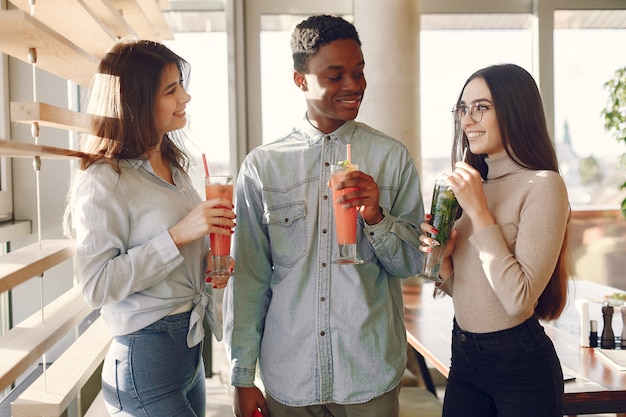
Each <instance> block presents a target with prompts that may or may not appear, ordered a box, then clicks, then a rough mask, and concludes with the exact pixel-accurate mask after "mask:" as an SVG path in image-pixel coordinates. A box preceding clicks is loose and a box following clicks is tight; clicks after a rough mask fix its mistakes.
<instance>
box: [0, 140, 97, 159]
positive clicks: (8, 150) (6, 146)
mask: <svg viewBox="0 0 626 417" xmlns="http://www.w3.org/2000/svg"><path fill="white" fill-rule="evenodd" d="M84 155H85V153H84V152H81V151H74V150H71V149H64V148H55V147H54V146H44V145H32V144H29V143H20V142H14V141H10V140H0V156H10V157H13V158H34V157H35V156H39V157H40V158H43V159H70V158H79V157H82V156H84Z"/></svg>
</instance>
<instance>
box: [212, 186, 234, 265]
mask: <svg viewBox="0 0 626 417" xmlns="http://www.w3.org/2000/svg"><path fill="white" fill-rule="evenodd" d="M205 191H206V199H207V200H211V199H213V198H224V199H226V200H229V201H230V202H231V203H232V202H233V192H234V186H233V177H232V176H230V175H223V176H220V175H217V176H210V177H206V178H205ZM225 228H226V229H228V227H225ZM230 236H231V235H230V234H227V235H220V234H215V233H211V234H210V235H209V237H210V239H211V256H212V261H213V265H212V268H211V273H210V274H209V275H210V276H212V277H227V276H230V264H231V258H230Z"/></svg>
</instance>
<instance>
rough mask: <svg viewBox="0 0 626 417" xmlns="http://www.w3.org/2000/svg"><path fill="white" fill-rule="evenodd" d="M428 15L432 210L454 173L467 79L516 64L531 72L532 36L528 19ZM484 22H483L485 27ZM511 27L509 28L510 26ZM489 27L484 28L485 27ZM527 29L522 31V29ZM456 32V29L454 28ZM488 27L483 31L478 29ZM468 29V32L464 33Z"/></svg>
mask: <svg viewBox="0 0 626 417" xmlns="http://www.w3.org/2000/svg"><path fill="white" fill-rule="evenodd" d="M498 17H499V19H496V21H497V22H499V24H498V28H495V29H485V28H484V27H485V26H493V24H491V23H489V22H493V21H494V19H493V16H491V15H481V14H477V15H461V16H460V15H437V16H431V15H424V16H422V21H421V23H422V30H421V32H420V97H421V99H420V108H421V109H420V112H421V152H422V161H421V163H422V173H421V174H422V184H423V194H424V202H425V205H426V207H425V208H426V210H427V211H429V210H430V201H431V198H432V184H434V181H435V178H436V177H437V176H438V175H440V174H441V173H444V172H445V173H447V172H450V170H451V165H450V151H451V149H452V136H453V129H452V114H451V110H452V106H453V105H454V104H455V102H456V100H457V98H458V96H459V93H460V92H461V88H462V87H463V84H464V83H465V80H467V78H468V77H469V76H470V75H471V74H472V73H473V72H474V71H476V70H478V69H480V68H483V67H485V66H488V65H492V64H501V63H514V64H517V65H519V66H521V67H524V68H525V69H527V70H528V71H532V34H531V31H530V29H528V28H527V27H528V26H529V23H528V22H529V17H528V16H526V15H498ZM481 22H482V23H481ZM507 22H508V24H505V23H507ZM483 25H485V26H483ZM520 26H522V27H520ZM452 27H457V29H452ZM474 27H483V29H473V28H474ZM465 28H467V29H465Z"/></svg>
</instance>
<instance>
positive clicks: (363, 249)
mask: <svg viewBox="0 0 626 417" xmlns="http://www.w3.org/2000/svg"><path fill="white" fill-rule="evenodd" d="M348 143H350V144H351V149H352V161H353V162H354V163H356V164H358V166H359V170H361V171H362V172H364V173H366V174H368V175H371V176H372V177H373V178H374V180H375V181H376V183H377V184H378V188H379V192H380V206H381V207H382V210H383V214H384V219H383V220H382V221H381V222H380V223H378V224H376V225H372V226H368V225H366V224H364V222H363V219H361V218H360V217H359V227H358V231H359V232H358V239H357V253H358V256H359V257H360V258H361V259H364V260H365V261H366V263H365V264H363V265H357V266H353V265H334V264H332V263H331V262H332V260H334V259H336V258H337V257H338V246H337V243H336V242H337V240H336V235H335V226H334V220H333V203H332V198H331V189H330V188H329V187H328V185H327V183H328V181H329V180H330V166H331V165H332V164H334V163H336V162H338V161H341V160H345V159H346V144H348ZM235 207H236V212H237V228H236V229H235V243H234V254H235V260H236V267H235V277H234V279H231V280H230V282H229V286H228V288H227V291H226V293H225V299H224V317H225V330H226V335H225V341H226V344H227V348H228V350H229V354H230V357H231V364H232V381H231V383H232V384H233V385H235V386H243V387H245V386H252V385H253V383H254V376H255V367H256V364H257V357H258V358H259V361H258V363H259V367H260V371H261V377H262V380H263V384H264V387H265V389H266V390H267V392H268V393H269V394H270V395H271V396H272V397H273V398H275V399H277V400H278V401H280V402H282V403H284V404H287V405H290V406H305V405H310V404H322V403H329V402H335V403H342V404H351V403H363V402H366V401H369V400H371V399H372V398H375V397H377V396H379V395H381V394H383V393H385V392H387V391H389V390H391V389H392V388H393V387H395V386H396V385H397V384H398V383H399V382H400V380H401V377H402V374H403V371H404V369H405V365H406V333H405V327H404V319H403V303H402V289H401V282H400V281H401V280H400V278H402V277H409V276H413V275H415V274H417V273H418V271H419V269H420V267H421V264H422V254H421V252H420V251H419V250H418V247H419V245H420V242H419V239H418V238H419V224H420V223H421V222H422V220H423V216H424V209H423V203H422V197H421V191H420V183H419V178H418V174H417V171H416V169H415V166H414V164H413V160H412V158H411V156H410V154H409V152H408V150H407V149H406V147H405V146H404V145H403V144H402V143H401V142H399V141H397V140H395V139H392V138H390V137H388V136H386V135H384V134H382V133H380V132H378V131H376V130H374V129H372V128H370V127H368V126H366V125H364V124H361V123H357V122H354V121H350V122H347V123H345V124H344V125H343V126H341V127H340V128H339V129H337V130H336V131H335V132H333V133H331V134H323V133H321V132H320V131H318V130H317V129H315V128H314V127H313V126H311V125H310V124H309V123H308V122H307V121H306V119H304V120H303V122H302V124H301V125H300V126H299V127H297V128H295V129H294V130H293V131H292V132H291V133H290V134H289V135H288V136H286V137H284V138H282V139H280V140H278V141H276V142H274V143H271V144H267V145H263V146H260V147H259V148H257V149H255V150H253V151H252V152H250V154H249V155H248V156H247V157H246V159H245V161H244V162H243V165H242V167H241V170H240V173H239V179H238V183H237V198H236V203H235Z"/></svg>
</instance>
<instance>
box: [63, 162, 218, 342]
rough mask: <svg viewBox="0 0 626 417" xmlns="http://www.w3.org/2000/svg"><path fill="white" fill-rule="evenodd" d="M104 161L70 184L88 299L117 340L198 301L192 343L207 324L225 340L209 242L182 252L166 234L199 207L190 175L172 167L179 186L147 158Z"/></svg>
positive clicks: (199, 338) (192, 320) (81, 273)
mask: <svg viewBox="0 0 626 417" xmlns="http://www.w3.org/2000/svg"><path fill="white" fill-rule="evenodd" d="M120 169H121V174H118V173H117V172H115V170H114V169H113V167H112V166H111V165H109V164H106V163H96V164H93V165H91V166H90V167H89V168H87V169H86V170H85V171H79V172H78V174H77V176H76V178H75V179H74V184H73V187H72V200H71V210H72V212H71V213H72V221H73V227H74V233H75V234H76V243H77V253H76V258H77V265H78V274H79V278H80V282H81V287H82V293H83V298H84V299H85V301H86V302H87V303H88V304H89V305H90V306H91V307H93V308H101V315H102V318H103V319H104V321H105V323H106V324H107V327H108V328H109V329H110V331H111V333H112V335H113V336H118V335H124V334H129V333H132V332H134V331H137V330H139V329H142V328H144V327H146V326H148V325H150V324H152V323H154V322H156V321H158V320H160V319H161V318H163V317H164V316H166V315H167V314H170V313H171V312H173V311H175V310H177V309H178V308H180V307H182V306H185V305H186V304H188V303H189V302H191V303H192V305H193V309H192V313H191V318H190V323H189V334H188V336H187V345H188V346H190V347H191V346H195V345H197V344H198V343H200V342H201V341H202V339H203V337H204V328H203V325H202V322H203V320H204V318H205V316H206V317H207V320H208V322H209V324H210V326H211V329H212V330H213V332H214V334H215V336H216V337H217V339H218V340H220V339H221V337H222V326H221V322H220V321H219V320H218V319H217V314H216V311H215V303H214V302H213V298H212V296H211V294H210V293H209V292H208V291H210V290H208V289H207V288H206V283H205V275H204V271H205V267H206V266H205V263H206V262H205V256H206V254H207V252H208V251H209V238H208V236H207V237H206V238H201V239H198V240H196V241H194V242H192V243H190V244H188V245H185V246H182V247H181V248H177V247H176V244H175V243H174V241H173V240H172V237H171V236H170V234H169V232H168V229H169V228H170V227H172V226H173V225H175V224H176V223H178V222H179V221H180V220H181V219H182V218H183V217H185V216H186V215H187V214H189V212H190V211H191V210H192V209H193V208H194V207H195V206H196V205H198V204H199V203H200V201H201V200H200V196H199V195H198V193H197V191H196V190H195V189H194V188H193V186H192V184H191V181H190V180H189V178H188V177H187V176H186V175H184V174H183V173H182V172H180V171H179V170H177V169H175V168H173V167H172V178H173V179H174V183H175V185H172V184H169V183H167V182H166V181H163V180H162V179H161V178H159V177H158V176H157V175H156V174H155V173H154V171H153V170H152V167H151V165H150V163H149V162H148V161H147V160H142V159H132V160H122V161H120Z"/></svg>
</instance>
